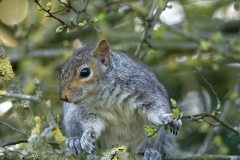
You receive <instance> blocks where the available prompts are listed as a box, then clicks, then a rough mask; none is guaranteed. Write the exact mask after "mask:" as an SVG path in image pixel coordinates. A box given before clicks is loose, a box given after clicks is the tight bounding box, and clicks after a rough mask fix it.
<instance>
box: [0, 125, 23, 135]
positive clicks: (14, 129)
mask: <svg viewBox="0 0 240 160" xmlns="http://www.w3.org/2000/svg"><path fill="white" fill-rule="evenodd" d="M0 124H1V125H4V126H7V127H9V128H11V129H12V130H13V131H16V132H18V133H21V134H23V135H24V136H27V134H26V133H24V132H22V131H20V130H18V129H16V128H14V127H13V126H11V125H9V124H7V123H4V122H2V121H0Z"/></svg>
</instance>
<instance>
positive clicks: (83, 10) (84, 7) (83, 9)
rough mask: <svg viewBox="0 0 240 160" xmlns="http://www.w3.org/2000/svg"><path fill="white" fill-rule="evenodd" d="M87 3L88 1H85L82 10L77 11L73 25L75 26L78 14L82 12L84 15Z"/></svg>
mask: <svg viewBox="0 0 240 160" xmlns="http://www.w3.org/2000/svg"><path fill="white" fill-rule="evenodd" d="M88 2H89V0H85V3H84V6H83V8H82V9H81V10H79V11H77V14H76V18H75V20H74V23H75V24H77V20H78V18H79V16H80V14H81V13H82V12H84V13H86V9H87V6H88ZM70 6H71V5H70Z"/></svg>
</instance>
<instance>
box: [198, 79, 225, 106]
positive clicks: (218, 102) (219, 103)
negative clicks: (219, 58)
mask: <svg viewBox="0 0 240 160" xmlns="http://www.w3.org/2000/svg"><path fill="white" fill-rule="evenodd" d="M202 78H203V80H204V81H205V82H206V83H207V85H208V86H209V87H210V88H211V90H212V92H213V94H214V95H215V96H216V100H217V109H219V108H220V106H221V102H220V100H219V98H218V96H217V93H216V92H215V90H214V88H213V86H212V85H211V84H210V83H209V82H208V81H207V80H206V78H204V77H203V76H202Z"/></svg>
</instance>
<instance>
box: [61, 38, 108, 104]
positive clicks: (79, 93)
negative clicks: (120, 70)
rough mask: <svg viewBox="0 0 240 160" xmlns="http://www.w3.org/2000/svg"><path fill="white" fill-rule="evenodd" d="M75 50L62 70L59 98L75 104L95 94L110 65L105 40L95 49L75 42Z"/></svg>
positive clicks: (77, 41)
mask: <svg viewBox="0 0 240 160" xmlns="http://www.w3.org/2000/svg"><path fill="white" fill-rule="evenodd" d="M73 48H74V54H73V56H72V57H71V58H70V59H69V60H68V62H67V63H66V64H65V65H64V66H63V68H62V73H61V76H60V93H59V97H60V99H61V100H63V101H66V102H73V103H75V102H78V101H81V100H82V99H84V98H87V97H88V96H90V95H91V94H94V93H95V91H96V89H97V87H98V86H99V84H98V82H99V79H101V78H102V77H103V76H104V74H105V72H106V70H107V68H108V67H109V65H110V48H109V45H108V42H107V41H106V40H104V39H103V40H101V41H100V42H99V43H98V44H97V45H96V46H95V47H93V46H86V47H83V45H82V44H81V42H80V41H79V40H75V41H74V43H73Z"/></svg>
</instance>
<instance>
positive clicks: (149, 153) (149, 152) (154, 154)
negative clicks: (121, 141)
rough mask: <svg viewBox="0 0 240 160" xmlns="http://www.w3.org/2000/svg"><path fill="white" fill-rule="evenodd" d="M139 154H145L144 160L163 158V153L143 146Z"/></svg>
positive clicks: (159, 159)
mask: <svg viewBox="0 0 240 160" xmlns="http://www.w3.org/2000/svg"><path fill="white" fill-rule="evenodd" d="M138 154H142V155H143V160H161V159H162V155H161V154H160V153H159V152H158V151H156V150H155V149H150V148H142V149H140V151H139V152H138Z"/></svg>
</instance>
